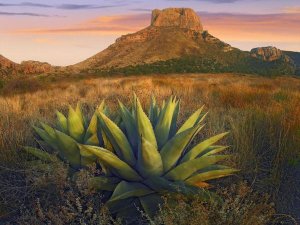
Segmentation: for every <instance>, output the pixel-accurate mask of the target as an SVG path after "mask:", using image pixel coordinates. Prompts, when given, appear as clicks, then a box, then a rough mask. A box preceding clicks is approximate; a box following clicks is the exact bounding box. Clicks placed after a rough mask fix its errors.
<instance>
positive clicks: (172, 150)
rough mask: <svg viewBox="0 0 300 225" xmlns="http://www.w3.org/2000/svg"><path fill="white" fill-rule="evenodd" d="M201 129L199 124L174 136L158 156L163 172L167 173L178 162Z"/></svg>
mask: <svg viewBox="0 0 300 225" xmlns="http://www.w3.org/2000/svg"><path fill="white" fill-rule="evenodd" d="M202 128H203V126H201V125H200V124H198V125H197V126H195V127H192V128H189V129H187V130H186V131H183V132H181V133H179V134H176V135H175V136H174V137H173V138H172V139H171V140H169V141H168V142H167V143H166V145H165V146H164V147H163V148H162V150H161V152H160V154H161V157H162V160H163V165H164V170H165V172H167V171H169V170H170V169H171V168H172V167H173V166H175V164H176V163H177V162H178V160H179V158H180V157H181V155H182V154H183V153H184V150H185V149H186V148H187V146H188V145H189V143H190V142H191V141H192V139H193V138H194V136H195V135H196V134H197V133H198V132H199V131H200V130H201V129H202Z"/></svg>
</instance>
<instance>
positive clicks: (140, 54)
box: [75, 8, 234, 69]
mask: <svg viewBox="0 0 300 225" xmlns="http://www.w3.org/2000/svg"><path fill="white" fill-rule="evenodd" d="M210 49H214V50H218V51H222V52H228V51H231V50H233V49H234V48H232V47H231V46H230V45H228V44H226V43H224V42H222V41H220V40H219V39H217V38H215V37H213V36H212V35H210V34H209V33H207V32H205V31H203V28H202V24H201V22H200V19H199V17H198V15H197V14H196V13H195V12H194V11H193V10H191V9H173V8H171V9H165V10H162V11H161V10H153V12H152V19H151V25H150V26H149V27H147V28H145V29H143V30H141V31H138V32H136V33H134V34H128V35H124V36H122V37H120V38H118V39H117V40H116V43H114V44H113V45H111V46H109V47H108V48H107V49H105V50H104V51H102V52H100V53H98V54H96V55H95V56H93V57H91V58H89V59H87V60H85V61H83V62H81V63H79V64H76V65H75V67H76V68H78V69H96V68H111V67H126V66H134V65H140V64H150V63H154V62H158V61H166V60H169V59H175V58H180V57H184V56H189V55H205V54H206V53H208V52H209V50H210Z"/></svg>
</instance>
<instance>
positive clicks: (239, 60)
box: [0, 8, 300, 76]
mask: <svg viewBox="0 0 300 225" xmlns="http://www.w3.org/2000/svg"><path fill="white" fill-rule="evenodd" d="M299 71H300V53H299V52H290V51H281V50H279V49H277V48H275V47H260V48H255V49H252V50H251V51H250V52H247V51H242V50H240V49H237V48H234V47H232V46H230V45H229V44H227V43H225V42H223V41H221V40H219V39H218V38H216V37H214V36H212V35H211V34H209V33H208V32H207V31H205V30H203V26H202V24H201V21H200V19H199V17H198V16H197V14H196V13H195V12H194V11H193V10H192V9H187V8H168V9H164V10H153V12H152V19H151V25H150V26H149V27H147V28H145V29H143V30H141V31H138V32H136V33H134V34H128V35H124V36H122V37H120V38H118V39H117V40H116V42H115V43H114V44H112V45H111V46H109V47H108V48H107V49H105V50H104V51H102V52H100V53H98V54H96V55H94V56H92V57H91V58H88V59H87V60H85V61H83V62H80V63H78V64H75V65H71V66H67V67H53V66H51V65H50V64H48V63H40V62H35V61H27V62H23V63H21V64H16V63H14V62H12V61H10V60H8V59H6V58H4V57H3V56H1V55H0V76H1V75H2V76H8V75H13V74H41V73H53V74H55V73H62V72H63V73H93V74H95V73H96V74H97V73H99V74H101V73H103V74H107V73H108V74H115V73H122V74H147V73H172V72H176V73H181V72H182V73H184V72H215V73H218V72H235V73H255V74H261V75H285V74H287V75H295V74H299Z"/></svg>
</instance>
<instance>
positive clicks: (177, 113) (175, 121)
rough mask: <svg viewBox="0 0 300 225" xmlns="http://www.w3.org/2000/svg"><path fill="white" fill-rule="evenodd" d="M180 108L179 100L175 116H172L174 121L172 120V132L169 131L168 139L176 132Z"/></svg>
mask: <svg viewBox="0 0 300 225" xmlns="http://www.w3.org/2000/svg"><path fill="white" fill-rule="evenodd" d="M179 110H180V101H179V100H178V101H177V103H176V106H175V110H174V113H173V118H172V122H171V128H170V133H169V138H168V139H171V138H172V137H174V135H175V134H176V130H177V119H178V115H179Z"/></svg>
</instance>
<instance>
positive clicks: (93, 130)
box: [84, 113, 99, 143]
mask: <svg viewBox="0 0 300 225" xmlns="http://www.w3.org/2000/svg"><path fill="white" fill-rule="evenodd" d="M97 125H98V118H97V115H96V113H94V115H93V116H92V118H91V121H90V123H89V126H88V128H87V130H86V133H85V136H84V143H86V142H87V140H89V139H90V138H91V137H93V136H94V135H97ZM97 139H98V138H97ZM98 142H99V141H98Z"/></svg>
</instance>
